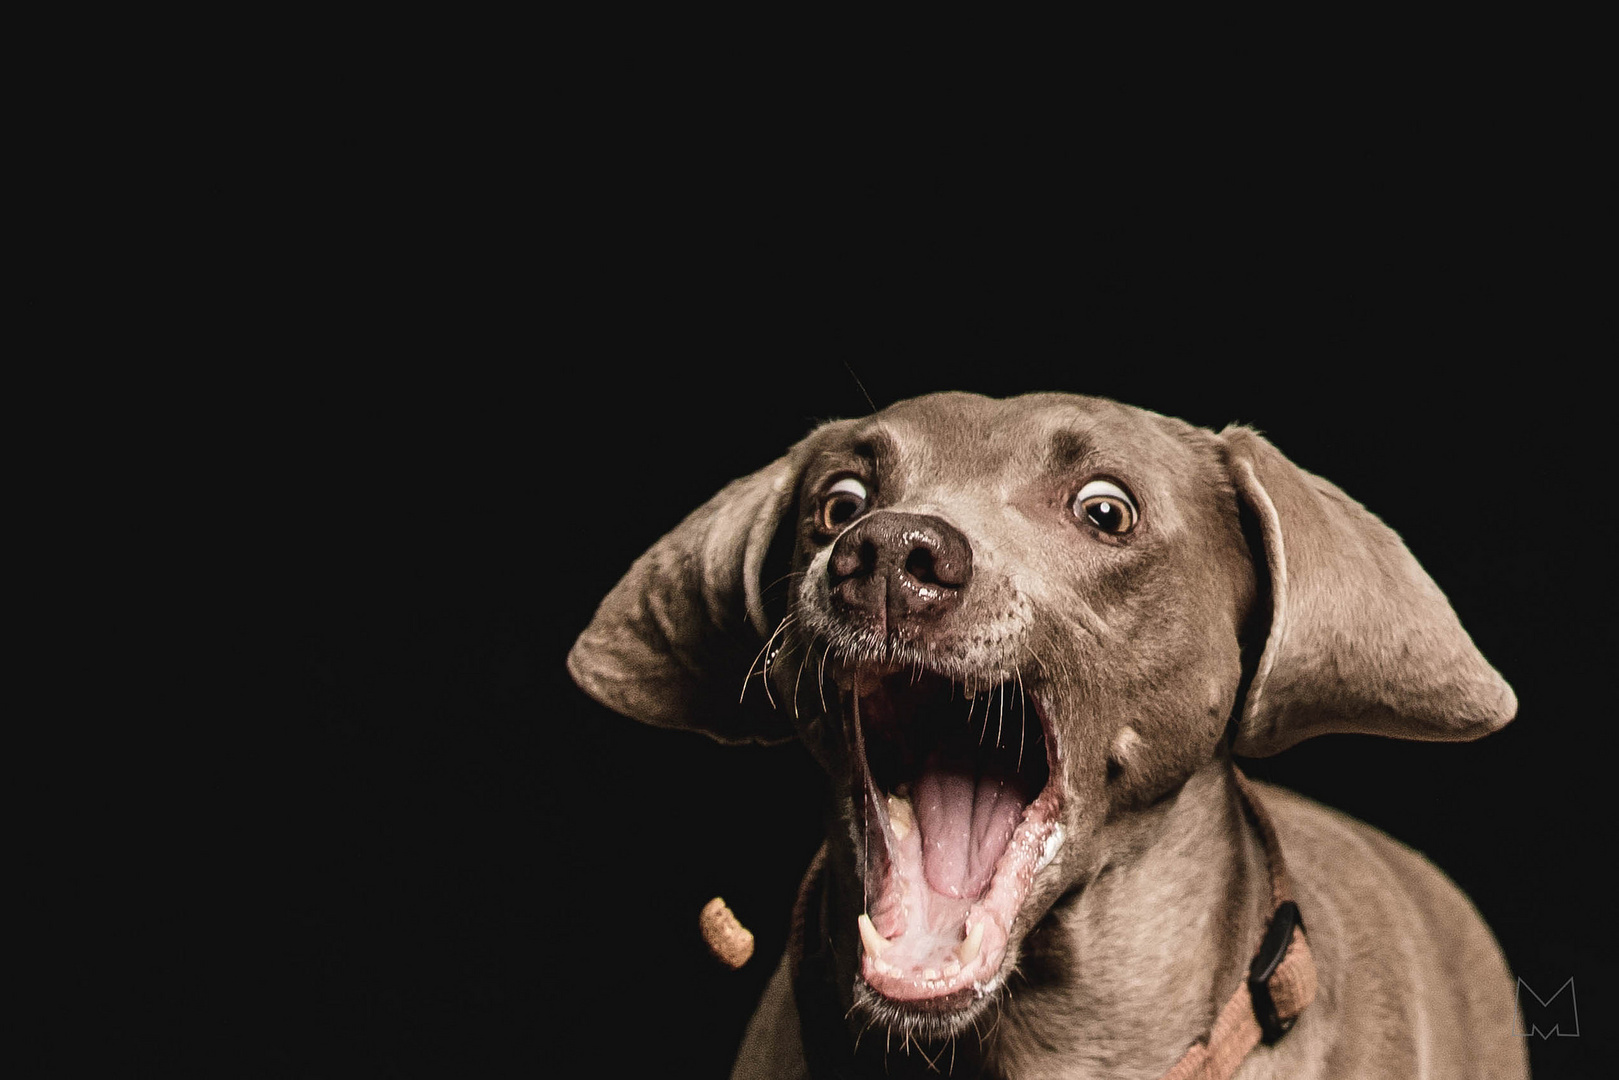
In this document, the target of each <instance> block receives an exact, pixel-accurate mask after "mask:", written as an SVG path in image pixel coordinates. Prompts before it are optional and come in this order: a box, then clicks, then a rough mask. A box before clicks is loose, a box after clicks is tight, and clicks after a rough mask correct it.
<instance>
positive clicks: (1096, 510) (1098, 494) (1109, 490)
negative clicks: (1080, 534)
mask: <svg viewBox="0 0 1619 1080" xmlns="http://www.w3.org/2000/svg"><path fill="white" fill-rule="evenodd" d="M1074 515H1075V516H1076V517H1080V518H1083V519H1084V520H1086V521H1088V522H1090V523H1091V524H1092V525H1095V526H1096V527H1097V528H1098V529H1101V530H1102V531H1103V532H1105V533H1112V534H1113V535H1115V536H1120V535H1123V534H1124V533H1127V532H1129V531H1130V530H1131V529H1133V528H1135V524H1136V504H1135V503H1133V502H1131V501H1130V496H1128V495H1126V494H1125V493H1124V489H1123V488H1121V487H1119V486H1118V485H1117V484H1115V483H1112V482H1111V481H1108V480H1092V481H1091V482H1090V483H1088V484H1086V485H1085V486H1084V487H1082V488H1080V489H1079V494H1078V495H1075V496H1074Z"/></svg>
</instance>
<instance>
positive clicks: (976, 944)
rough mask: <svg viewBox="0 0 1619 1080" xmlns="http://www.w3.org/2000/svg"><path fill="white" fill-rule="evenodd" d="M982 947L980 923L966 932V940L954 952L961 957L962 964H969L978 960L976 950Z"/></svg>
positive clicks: (982, 938)
mask: <svg viewBox="0 0 1619 1080" xmlns="http://www.w3.org/2000/svg"><path fill="white" fill-rule="evenodd" d="M983 947H984V924H983V922H981V921H980V922H979V923H978V925H976V926H974V927H973V928H972V929H971V930H969V931H968V932H967V940H966V941H963V942H962V943H961V947H960V948H959V949H957V950H956V953H957V955H958V956H960V957H961V962H962V963H963V964H970V963H972V962H973V961H974V960H977V959H978V950H980V949H982V948H983Z"/></svg>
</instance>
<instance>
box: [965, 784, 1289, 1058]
mask: <svg viewBox="0 0 1619 1080" xmlns="http://www.w3.org/2000/svg"><path fill="white" fill-rule="evenodd" d="M1113 831H1114V833H1115V835H1116V836H1117V840H1116V842H1115V843H1114V844H1113V845H1112V847H1113V850H1111V851H1110V852H1109V854H1108V855H1107V856H1106V861H1105V862H1104V866H1103V869H1102V871H1101V872H1100V873H1098V874H1097V875H1096V876H1095V877H1094V878H1093V879H1092V880H1091V881H1090V882H1089V883H1088V884H1086V885H1085V887H1084V888H1083V889H1081V890H1079V891H1078V892H1076V893H1071V894H1069V895H1068V896H1066V897H1064V898H1063V899H1062V900H1060V901H1059V902H1058V903H1057V905H1056V906H1055V907H1054V908H1053V910H1052V912H1051V913H1050V914H1049V915H1048V916H1047V917H1046V918H1045V919H1044V920H1043V921H1042V922H1041V924H1040V926H1039V927H1038V928H1036V930H1035V931H1034V933H1032V934H1030V935H1029V938H1028V939H1027V940H1026V942H1025V945H1024V952H1023V958H1022V960H1021V963H1020V969H1021V971H1022V972H1023V975H1024V976H1025V977H1026V978H1027V980H1028V985H1027V986H1024V987H1022V988H1020V990H1019V992H1018V993H1016V994H1013V995H1011V996H1010V997H1008V999H1007V1002H1006V1005H1005V1008H1004V1012H1003V1016H1002V1019H1001V1023H1000V1024H999V1025H998V1027H997V1031H996V1035H995V1038H994V1039H993V1041H992V1043H991V1045H990V1047H989V1060H990V1063H991V1064H992V1065H993V1066H994V1067H995V1068H994V1070H993V1071H995V1072H999V1073H1002V1074H1004V1075H1011V1076H1037V1075H1039V1070H1038V1067H1037V1065H1036V1063H1038V1062H1049V1061H1062V1062H1064V1063H1065V1067H1067V1068H1069V1069H1074V1068H1076V1067H1077V1066H1080V1065H1084V1066H1085V1068H1084V1069H1082V1070H1080V1072H1081V1074H1083V1075H1087V1076H1090V1075H1094V1076H1098V1077H1103V1076H1106V1077H1138V1076H1139V1077H1150V1078H1156V1077H1158V1076H1161V1075H1163V1073H1164V1072H1165V1071H1166V1070H1167V1069H1168V1067H1169V1066H1170V1065H1172V1064H1174V1062H1175V1061H1176V1060H1177V1059H1178V1058H1179V1057H1180V1056H1181V1054H1182V1053H1183V1052H1184V1051H1185V1050H1186V1048H1187V1047H1188V1046H1189V1045H1190V1044H1191V1042H1192V1041H1193V1040H1194V1039H1196V1038H1197V1037H1198V1036H1199V1035H1201V1034H1203V1033H1204V1032H1206V1031H1208V1029H1209V1026H1210V1024H1211V1023H1212V1022H1213V1020H1214V1017H1215V1014H1216V1013H1217V1012H1218V1011H1219V1009H1220V1007H1221V1006H1222V1005H1224V1004H1225V1002H1226V1000H1227V999H1228V998H1229V997H1230V996H1231V993H1232V991H1233V990H1234V989H1235V988H1236V987H1237V986H1239V985H1240V984H1241V983H1242V981H1243V979H1244V978H1245V977H1246V975H1247V972H1248V965H1249V963H1250V962H1251V961H1252V959H1253V954H1254V948H1255V946H1256V945H1257V943H1258V941H1259V938H1260V936H1261V934H1262V933H1263V931H1264V927H1265V922H1266V919H1267V918H1268V916H1269V912H1270V873H1269V868H1268V865H1267V863H1266V860H1265V852H1264V847H1263V845H1262V843H1261V842H1260V840H1259V838H1258V836H1257V835H1256V834H1255V832H1254V830H1253V828H1252V826H1251V825H1250V823H1249V822H1248V820H1247V819H1246V816H1245V815H1244V812H1243V809H1242V803H1241V800H1240V797H1239V795H1238V792H1237V790H1236V784H1235V781H1234V780H1233V778H1232V776H1231V771H1230V767H1229V764H1228V763H1227V762H1226V761H1224V760H1221V761H1218V762H1214V763H1211V765H1209V766H1207V767H1205V768H1204V769H1202V770H1201V771H1199V772H1198V773H1197V774H1195V775H1194V776H1193V777H1192V779H1191V780H1189V781H1187V783H1186V785H1185V786H1184V787H1183V788H1182V789H1181V790H1180V791H1179V792H1178V793H1177V794H1176V795H1174V796H1173V797H1171V798H1169V799H1166V800H1164V801H1163V802H1161V803H1159V804H1158V805H1157V806H1155V807H1153V808H1151V809H1150V810H1148V811H1146V812H1145V813H1142V814H1138V815H1135V816H1134V817H1133V818H1132V819H1131V820H1130V821H1129V822H1128V824H1126V825H1124V826H1123V827H1122V828H1120V829H1116V830H1113ZM1056 1047H1060V1048H1061V1052H1060V1053H1053V1052H1052V1050H1053V1048H1056Z"/></svg>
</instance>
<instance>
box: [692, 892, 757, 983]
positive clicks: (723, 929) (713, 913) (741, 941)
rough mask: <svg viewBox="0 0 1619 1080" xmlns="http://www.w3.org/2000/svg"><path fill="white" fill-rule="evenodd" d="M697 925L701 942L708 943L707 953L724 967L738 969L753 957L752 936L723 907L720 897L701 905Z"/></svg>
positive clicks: (728, 909) (729, 910)
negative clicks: (700, 929)
mask: <svg viewBox="0 0 1619 1080" xmlns="http://www.w3.org/2000/svg"><path fill="white" fill-rule="evenodd" d="M698 925H700V926H701V927H702V930H703V940H704V941H706V942H708V948H709V951H711V952H712V953H713V954H714V955H715V956H717V957H719V959H720V962H721V963H723V964H725V965H726V966H728V967H731V968H739V967H741V966H742V965H743V964H746V963H747V962H748V957H750V956H752V955H753V934H752V933H751V932H749V930H748V928H747V927H745V926H743V925H742V924H741V923H739V922H737V921H736V916H735V915H732V914H731V909H730V908H728V907H726V906H725V901H724V900H722V899H721V898H720V897H718V896H716V897H714V899H712V900H710V901H709V902H708V903H706V904H704V905H703V913H702V914H701V915H700V916H698Z"/></svg>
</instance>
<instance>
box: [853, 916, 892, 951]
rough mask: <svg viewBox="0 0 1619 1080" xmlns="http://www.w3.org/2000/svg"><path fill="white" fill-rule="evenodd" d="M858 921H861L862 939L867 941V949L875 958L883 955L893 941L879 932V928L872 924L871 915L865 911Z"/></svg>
mask: <svg viewBox="0 0 1619 1080" xmlns="http://www.w3.org/2000/svg"><path fill="white" fill-rule="evenodd" d="M858 921H859V923H860V940H861V941H863V942H865V945H866V951H867V952H868V953H870V954H871V958H872V959H873V960H876V959H877V958H879V957H880V956H882V955H883V952H884V951H885V950H886V949H887V948H888V946H890V945H892V944H893V942H891V941H889V940H888V939H887V938H885V937H883V936H882V935H881V934H879V933H878V932H877V928H876V927H875V926H873V925H871V916H870V915H867V914H866V913H865V912H864V911H862V912H861V913H860V918H859V920H858Z"/></svg>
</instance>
